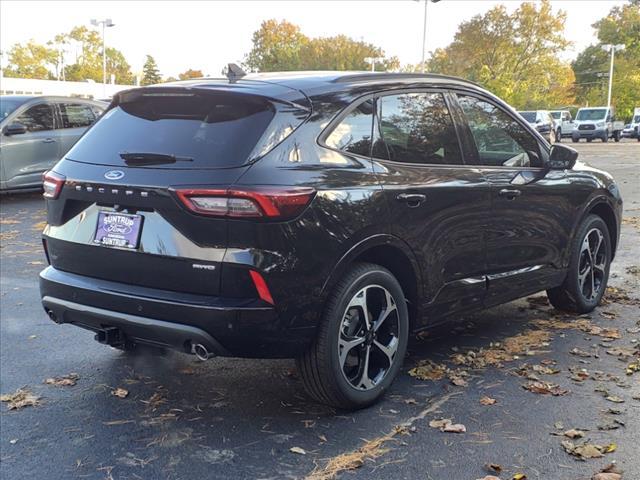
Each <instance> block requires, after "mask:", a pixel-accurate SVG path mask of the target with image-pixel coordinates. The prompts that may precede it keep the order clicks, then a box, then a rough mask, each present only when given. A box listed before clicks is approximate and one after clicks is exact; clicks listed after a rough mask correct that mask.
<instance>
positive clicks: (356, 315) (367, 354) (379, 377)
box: [297, 263, 409, 409]
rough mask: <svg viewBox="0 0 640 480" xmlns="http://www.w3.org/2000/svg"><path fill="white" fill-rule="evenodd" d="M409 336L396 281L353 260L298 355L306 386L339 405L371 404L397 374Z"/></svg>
mask: <svg viewBox="0 0 640 480" xmlns="http://www.w3.org/2000/svg"><path fill="white" fill-rule="evenodd" d="M363 306H366V313H365V308H363ZM408 337H409V314H408V311H407V304H406V300H405V297H404V293H403V292H402V287H401V286H400V284H399V283H398V281H397V280H396V279H395V277H394V276H393V275H392V274H391V272H389V271H388V270H387V269H385V268H383V267H381V266H378V265H374V264H370V263H358V264H355V265H354V266H353V267H352V268H351V269H350V270H349V271H348V272H347V273H346V275H345V276H344V278H343V279H342V280H340V281H339V282H338V283H337V284H336V285H335V286H334V288H333V290H332V292H331V294H330V295H329V298H328V300H327V304H326V307H325V310H324V313H323V316H322V319H321V321H320V325H319V326H318V332H317V336H316V338H315V340H314V342H313V344H312V345H311V346H310V348H309V349H308V350H307V352H306V353H305V354H303V355H302V356H301V357H300V358H298V359H297V366H298V370H299V372H300V376H301V378H302V381H303V384H304V387H305V390H306V391H307V393H308V394H309V395H310V396H311V397H312V398H313V399H315V400H316V401H318V402H321V403H325V404H328V405H331V406H334V407H338V408H342V409H358V408H364V407H367V406H369V405H371V404H373V403H374V402H376V401H377V400H378V399H379V398H380V397H381V396H382V395H383V394H384V392H385V391H386V390H387V389H388V388H389V386H390V385H391V383H392V382H393V379H394V378H395V377H396V375H397V374H398V371H399V370H400V367H401V366H402V362H403V359H404V356H405V353H406V350H407V342H408ZM372 377H373V378H372Z"/></svg>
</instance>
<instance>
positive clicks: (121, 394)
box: [111, 387, 129, 398]
mask: <svg viewBox="0 0 640 480" xmlns="http://www.w3.org/2000/svg"><path fill="white" fill-rule="evenodd" d="M111 395H114V396H116V397H118V398H126V397H127V396H128V395H129V390H127V389H126V388H122V387H118V388H116V389H114V390H111Z"/></svg>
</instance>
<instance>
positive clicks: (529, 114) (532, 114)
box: [518, 112, 536, 123]
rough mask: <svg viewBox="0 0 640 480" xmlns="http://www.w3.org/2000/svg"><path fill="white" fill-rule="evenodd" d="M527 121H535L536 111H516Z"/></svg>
mask: <svg viewBox="0 0 640 480" xmlns="http://www.w3.org/2000/svg"><path fill="white" fill-rule="evenodd" d="M518 113H519V114H520V116H522V118H524V119H525V120H526V121H527V122H529V123H535V121H536V112H518Z"/></svg>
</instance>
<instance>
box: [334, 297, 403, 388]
mask: <svg viewBox="0 0 640 480" xmlns="http://www.w3.org/2000/svg"><path fill="white" fill-rule="evenodd" d="M399 329H400V319H399V317H398V309H397V306H396V301H395V299H394V298H393V296H392V295H391V293H389V291H388V290H387V289H386V288H384V287H381V286H379V285H368V286H366V287H364V288H362V289H361V290H359V291H358V292H357V293H356V294H355V295H354V296H353V297H352V298H351V300H350V301H349V304H348V305H347V308H346V309H345V312H344V315H343V317H342V320H341V323H340V330H339V332H338V359H339V364H340V370H341V372H342V375H343V376H344V378H345V379H346V380H347V382H349V384H350V385H351V386H352V387H353V388H355V389H357V390H371V389H372V388H375V387H376V385H378V384H379V383H380V382H381V381H382V380H383V378H384V377H385V376H386V375H387V373H388V372H389V370H390V369H391V366H392V365H393V363H394V361H395V360H396V352H397V350H398V345H399Z"/></svg>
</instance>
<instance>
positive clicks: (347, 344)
mask: <svg viewBox="0 0 640 480" xmlns="http://www.w3.org/2000/svg"><path fill="white" fill-rule="evenodd" d="M364 340H365V338H364V337H356V338H354V339H351V340H346V339H344V338H342V336H340V339H339V340H338V346H339V348H340V368H344V363H345V362H346V361H347V356H348V355H349V352H350V351H351V350H353V348H354V347H357V346H358V345H361V344H363V343H364Z"/></svg>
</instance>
